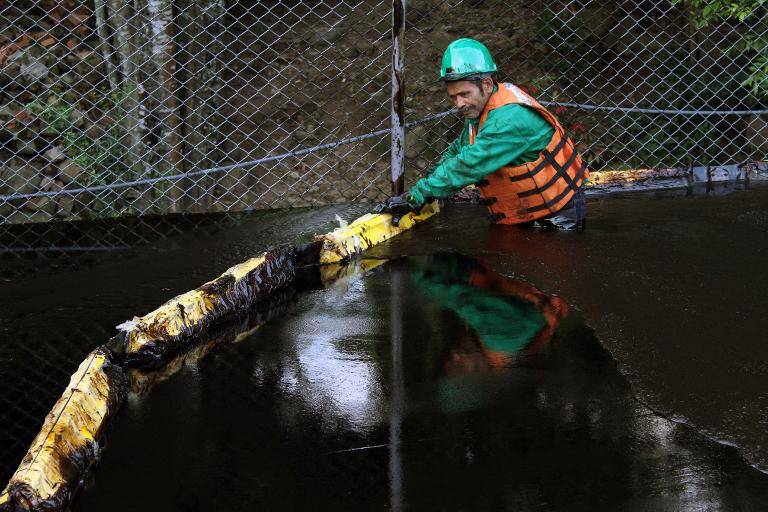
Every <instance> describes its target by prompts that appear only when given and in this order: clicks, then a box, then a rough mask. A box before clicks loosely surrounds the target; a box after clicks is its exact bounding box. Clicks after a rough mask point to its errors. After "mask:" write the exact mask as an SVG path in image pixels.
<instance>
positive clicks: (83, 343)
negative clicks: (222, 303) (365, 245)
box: [0, 205, 365, 486]
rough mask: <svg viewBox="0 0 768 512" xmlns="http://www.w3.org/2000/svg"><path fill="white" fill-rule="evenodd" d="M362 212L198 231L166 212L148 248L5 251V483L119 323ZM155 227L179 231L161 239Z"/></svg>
mask: <svg viewBox="0 0 768 512" xmlns="http://www.w3.org/2000/svg"><path fill="white" fill-rule="evenodd" d="M364 211H365V206H364V205H363V206H361V205H355V206H337V207H325V208H319V209H308V208H303V209H294V210H282V211H279V210H278V211H265V212H257V213H256V214H253V215H246V216H242V217H241V218H240V220H239V221H236V222H228V223H219V222H216V219H209V220H208V222H207V227H206V229H199V228H198V229H195V230H193V231H185V229H188V228H189V227H195V226H199V225H200V222H197V223H190V222H189V221H179V222H173V221H172V220H169V219H161V223H160V225H147V224H151V223H145V224H144V225H143V227H142V228H141V229H142V231H144V232H147V233H154V234H155V236H156V237H159V238H158V240H156V241H155V242H154V243H153V245H151V246H147V245H141V244H139V245H136V246H134V247H129V248H127V249H125V250H120V251H115V252H97V253H80V252H76V253H72V254H70V255H62V256H59V257H55V258H53V257H40V256H36V255H35V254H32V253H25V254H23V255H21V257H19V255H18V254H3V255H0V482H1V483H0V485H3V486H4V485H5V482H6V481H7V480H8V478H10V476H11V474H12V473H13V471H14V470H15V469H16V467H17V466H18V464H19V462H20V461H21V458H22V457H23V456H24V453H25V452H26V451H27V448H28V447H29V444H30V443H31V441H32V439H33V438H34V436H35V435H36V434H37V432H38V431H39V429H40V426H41V425H42V422H43V419H44V418H45V416H46V414H48V411H50V410H51V407H52V406H53V404H54V403H55V402H56V400H57V399H58V398H59V396H61V392H62V391H63V389H64V387H65V386H66V385H67V383H68V382H69V377H70V375H71V374H72V373H73V372H74V371H75V370H76V369H77V367H78V365H79V364H80V362H81V361H82V360H83V358H84V357H85V355H86V354H87V353H88V352H90V351H91V350H92V349H93V348H95V347H97V346H98V345H101V344H102V343H105V342H106V341H107V340H108V339H109V338H110V337H112V336H114V335H115V333H116V330H115V326H116V325H117V324H119V323H121V322H123V321H125V320H128V319H130V318H133V317H134V316H136V315H138V316H140V315H143V314H145V313H147V312H149V311H151V310H153V309H155V308H156V307H157V306H159V305H160V304H162V303H164V302H165V301H167V300H168V299H170V298H171V297H174V296H176V295H178V294H180V293H184V292H186V291H188V290H190V289H192V288H196V287H197V286H199V285H201V284H203V283H204V282H206V281H209V280H210V279H212V278H214V277H216V276H218V275H219V274H221V273H222V272H224V270H226V269H227V268H228V267H230V266H231V265H234V264H236V263H239V262H241V261H243V260H245V259H247V258H250V257H252V256H256V255H258V254H260V253H261V252H262V251H264V250H266V249H268V248H270V247H272V246H273V245H275V244H280V243H288V242H291V241H293V240H296V239H297V238H301V237H306V236H307V235H311V234H312V233H318V232H326V231H328V230H329V229H333V226H334V223H335V220H334V219H335V215H336V214H340V215H341V216H343V217H344V218H347V219H349V218H354V217H355V216H356V215H359V214H360V213H361V212H364ZM126 222H127V221H126ZM75 228H77V229H75ZM97 228H98V229H97ZM125 229H127V227H126V225H124V223H121V224H117V225H115V226H113V229H110V228H109V227H108V226H104V225H99V226H95V227H94V226H90V225H87V224H86V225H84V226H82V227H78V226H75V227H72V228H69V230H70V231H72V230H74V231H77V232H78V233H80V234H81V235H80V236H82V233H91V234H92V233H93V232H94V231H95V232H96V233H100V234H101V236H102V237H104V241H105V242H106V241H108V240H109V239H110V237H112V238H119V239H121V240H122V239H123V238H124V236H123V235H124V231H125ZM113 230H114V232H113ZM158 231H162V232H164V233H165V234H166V235H170V234H173V233H174V232H176V236H172V237H169V238H162V237H160V235H159V234H158ZM147 236H148V235H147ZM78 240H80V239H79V238H77V239H75V240H74V242H77V241H78ZM136 241H137V242H140V240H139V239H138V238H137V239H136ZM60 245H61V244H60ZM88 245H95V244H94V243H93V242H92V241H89V242H88ZM49 256H50V255H49Z"/></svg>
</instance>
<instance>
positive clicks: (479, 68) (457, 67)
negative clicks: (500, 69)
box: [440, 37, 497, 82]
mask: <svg viewBox="0 0 768 512" xmlns="http://www.w3.org/2000/svg"><path fill="white" fill-rule="evenodd" d="M496 71H497V69H496V63H495V62H493V57H491V52H489V51H488V48H486V47H485V45H484V44H483V43H481V42H480V41H475V40H474V39H469V38H466V37H465V38H462V39H457V40H455V41H454V42H452V43H451V44H449V45H448V48H446V49H445V53H444V54H443V62H442V65H441V66H440V80H445V81H447V82H453V81H456V80H464V79H466V78H467V77H469V76H472V75H477V74H481V73H495V72H496Z"/></svg>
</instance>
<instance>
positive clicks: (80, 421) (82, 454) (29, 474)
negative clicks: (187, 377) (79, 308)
mask: <svg viewBox="0 0 768 512" xmlns="http://www.w3.org/2000/svg"><path fill="white" fill-rule="evenodd" d="M126 388H127V378H126V375H125V373H124V372H123V370H122V368H120V367H119V366H116V365H114V364H113V363H112V356H111V354H110V352H109V350H107V349H106V348H105V347H99V348H97V349H96V350H94V351H93V352H91V353H90V354H89V355H88V357H87V358H86V359H85V361H83V362H82V363H81V364H80V367H79V368H78V369H77V371H76V372H75V374H74V375H72V378H71V379H70V381H69V385H68V386H67V388H66V389H65V390H64V393H63V394H62V395H61V398H59V400H58V401H57V402H56V405H54V406H53V409H52V410H51V412H49V413H48V416H46V418H45V422H44V423H43V427H42V429H41V430H40V433H39V434H37V437H35V439H34V441H32V445H31V446H30V448H29V451H28V452H27V454H26V456H25V457H24V459H23V460H22V461H21V464H20V465H19V467H18V469H17V470H16V472H15V473H14V474H13V476H12V477H11V479H10V481H9V482H8V486H7V487H6V488H5V490H4V491H3V493H2V495H0V510H2V511H13V512H17V511H32V510H34V511H53V510H62V509H64V508H66V507H67V506H68V505H69V502H70V500H71V499H72V496H73V495H74V493H75V492H76V491H77V487H78V485H79V482H80V481H81V478H82V475H83V474H84V473H85V472H86V471H87V470H88V469H89V468H90V467H91V465H92V464H93V463H94V462H95V461H96V459H97V457H98V455H99V450H100V447H101V445H102V444H103V441H104V433H105V430H106V428H107V426H108V423H109V420H110V419H112V418H113V417H114V415H115V413H116V412H117V411H118V409H119V408H120V406H121V405H122V403H123V401H124V400H125V396H126Z"/></svg>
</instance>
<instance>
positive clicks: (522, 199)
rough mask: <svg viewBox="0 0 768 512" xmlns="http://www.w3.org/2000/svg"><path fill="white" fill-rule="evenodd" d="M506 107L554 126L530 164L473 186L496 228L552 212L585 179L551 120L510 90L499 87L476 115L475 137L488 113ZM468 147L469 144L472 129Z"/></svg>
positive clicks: (575, 155) (579, 161)
mask: <svg viewBox="0 0 768 512" xmlns="http://www.w3.org/2000/svg"><path fill="white" fill-rule="evenodd" d="M511 104H517V105H523V106H525V107H528V108H532V109H534V110H536V111H537V112H538V113H539V114H541V115H542V116H543V117H544V119H546V120H547V122H549V124H551V125H552V126H553V127H554V129H555V133H554V134H553V135H552V140H550V141H549V144H547V147H546V148H545V149H544V150H543V151H542V152H541V154H540V155H539V158H538V159H536V160H535V161H533V162H528V163H524V164H521V165H517V166H514V167H512V166H505V167H502V168H500V169H498V170H496V171H495V172H494V173H492V174H490V175H488V176H486V177H485V179H483V180H480V181H479V182H477V183H476V184H475V185H476V186H477V187H478V189H480V195H481V196H482V198H483V200H482V202H483V204H485V205H486V206H487V207H488V210H490V212H491V218H492V219H493V221H494V222H496V223H498V224H520V223H521V222H528V221H532V220H536V219H540V218H542V217H546V216H548V215H552V214H554V213H557V212H558V211H560V210H561V209H562V208H563V207H564V206H565V205H566V204H568V201H570V200H571V198H572V197H573V194H574V193H575V192H576V191H577V190H578V188H579V187H581V186H582V185H583V184H584V180H586V179H587V178H588V177H589V170H588V169H587V165H586V164H585V163H584V162H583V161H582V159H581V156H580V155H579V154H578V153H577V152H576V149H575V148H574V146H573V142H571V140H570V139H569V138H568V136H567V135H566V134H565V130H563V127H562V126H561V125H560V123H559V122H558V120H557V118H555V116H553V115H552V114H550V113H549V111H548V110H547V109H545V108H544V107H542V106H541V105H540V104H539V102H537V101H536V100H535V99H533V98H532V97H530V96H529V95H528V94H526V93H524V92H523V91H522V90H520V88H519V87H517V86H515V85H512V84H508V83H503V84H499V88H498V90H497V91H496V92H495V93H493V94H492V95H491V97H490V98H489V99H488V103H487V104H486V105H485V108H484V109H483V112H482V114H480V122H479V123H478V127H477V130H478V132H479V131H480V130H481V129H482V128H483V123H485V120H486V119H487V118H488V114H489V113H490V112H491V110H493V109H495V108H499V107H501V106H504V105H511ZM469 143H470V144H474V143H475V130H474V127H473V126H472V125H470V127H469Z"/></svg>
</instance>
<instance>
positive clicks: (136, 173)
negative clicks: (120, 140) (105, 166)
mask: <svg viewBox="0 0 768 512" xmlns="http://www.w3.org/2000/svg"><path fill="white" fill-rule="evenodd" d="M110 7H111V9H110V11H111V17H110V18H109V21H111V25H112V29H113V30H112V32H113V34H114V36H115V52H116V54H117V56H118V61H119V62H118V65H119V69H120V74H121V75H122V77H121V82H120V86H119V88H120V94H119V99H120V101H119V105H118V108H119V109H120V113H121V114H122V115H121V117H120V119H118V122H119V123H120V125H121V126H122V127H123V129H124V131H125V134H126V143H125V146H127V151H126V153H125V157H126V166H127V167H128V168H130V169H131V171H132V174H133V177H134V178H138V177H141V176H143V175H144V174H145V168H144V166H143V162H144V160H145V154H146V150H145V148H144V144H143V138H142V135H143V133H142V132H143V128H142V126H143V123H142V120H141V111H142V109H141V95H140V90H139V86H140V83H141V80H140V78H139V76H138V70H139V67H138V66H137V65H136V52H137V51H138V48H137V45H136V40H135V34H136V31H135V30H133V29H132V21H133V19H134V16H133V15H134V12H133V9H132V7H131V4H130V2H126V1H125V0H110Z"/></svg>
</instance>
